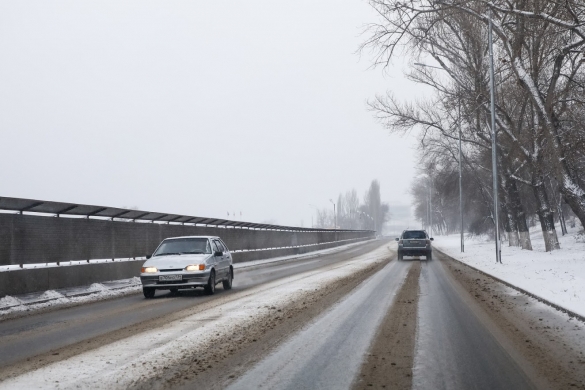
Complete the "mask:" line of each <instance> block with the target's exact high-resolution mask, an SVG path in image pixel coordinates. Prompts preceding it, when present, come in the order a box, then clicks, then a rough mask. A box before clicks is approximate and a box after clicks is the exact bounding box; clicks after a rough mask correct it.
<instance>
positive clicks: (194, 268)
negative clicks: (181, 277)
mask: <svg viewBox="0 0 585 390" xmlns="http://www.w3.org/2000/svg"><path fill="white" fill-rule="evenodd" d="M204 269H205V264H191V265H188V266H186V267H185V271H203V270H204Z"/></svg>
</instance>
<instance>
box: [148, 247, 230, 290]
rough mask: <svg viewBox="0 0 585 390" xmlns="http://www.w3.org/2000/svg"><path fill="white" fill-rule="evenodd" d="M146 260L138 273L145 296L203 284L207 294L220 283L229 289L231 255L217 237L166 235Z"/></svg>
mask: <svg viewBox="0 0 585 390" xmlns="http://www.w3.org/2000/svg"><path fill="white" fill-rule="evenodd" d="M147 259H148V260H146V262H145V263H144V265H143V266H142V270H141V272H140V280H141V281H142V291H143V293H144V297H145V298H152V297H154V294H155V291H156V290H157V289H158V290H170V291H171V292H172V293H176V292H177V291H179V289H185V288H196V287H203V288H204V289H205V292H206V293H207V294H213V293H215V285H216V284H218V283H220V282H222V283H223V288H224V289H225V290H230V289H231V288H232V281H233V279H234V267H233V265H232V255H231V254H230V251H229V250H228V248H227V246H226V245H225V243H224V242H223V241H222V240H221V239H220V238H219V237H214V236H191V237H174V238H167V239H165V240H163V242H161V243H160V245H159V246H158V248H156V250H155V251H154V253H153V254H152V256H147Z"/></svg>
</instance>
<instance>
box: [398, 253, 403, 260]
mask: <svg viewBox="0 0 585 390" xmlns="http://www.w3.org/2000/svg"><path fill="white" fill-rule="evenodd" d="M402 258H403V255H402V252H398V260H402Z"/></svg>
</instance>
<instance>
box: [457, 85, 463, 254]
mask: <svg viewBox="0 0 585 390" xmlns="http://www.w3.org/2000/svg"><path fill="white" fill-rule="evenodd" d="M458 111H459V112H458V118H459V218H460V223H461V252H465V241H464V238H463V179H462V174H461V172H462V169H461V155H462V153H461V96H459V104H458Z"/></svg>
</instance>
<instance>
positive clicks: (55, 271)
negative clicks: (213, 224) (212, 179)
mask: <svg viewBox="0 0 585 390" xmlns="http://www.w3.org/2000/svg"><path fill="white" fill-rule="evenodd" d="M230 230H231V229H230ZM366 239H367V238H366ZM361 240H363V239H361V238H360V239H357V240H352V241H349V242H348V241H338V242H333V243H326V244H321V245H315V246H309V247H300V248H285V249H271V250H263V251H252V252H236V253H234V254H233V261H234V262H235V263H240V262H245V261H252V260H262V259H269V258H273V257H279V256H289V255H298V254H303V253H307V252H311V251H315V250H321V249H327V248H333V247H336V246H340V245H345V244H348V243H351V242H359V241H361ZM143 263H144V260H132V261H116V262H111V263H97V264H84V265H67V266H59V267H42V268H36V269H22V270H14V271H6V272H0V298H2V297H4V296H6V295H19V294H26V293H31V292H37V291H46V290H54V289H59V288H67V287H78V286H86V285H90V284H92V283H99V282H105V281H109V280H118V279H128V278H132V277H135V276H139V275H140V267H142V264H143ZM236 278H237V272H236Z"/></svg>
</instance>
